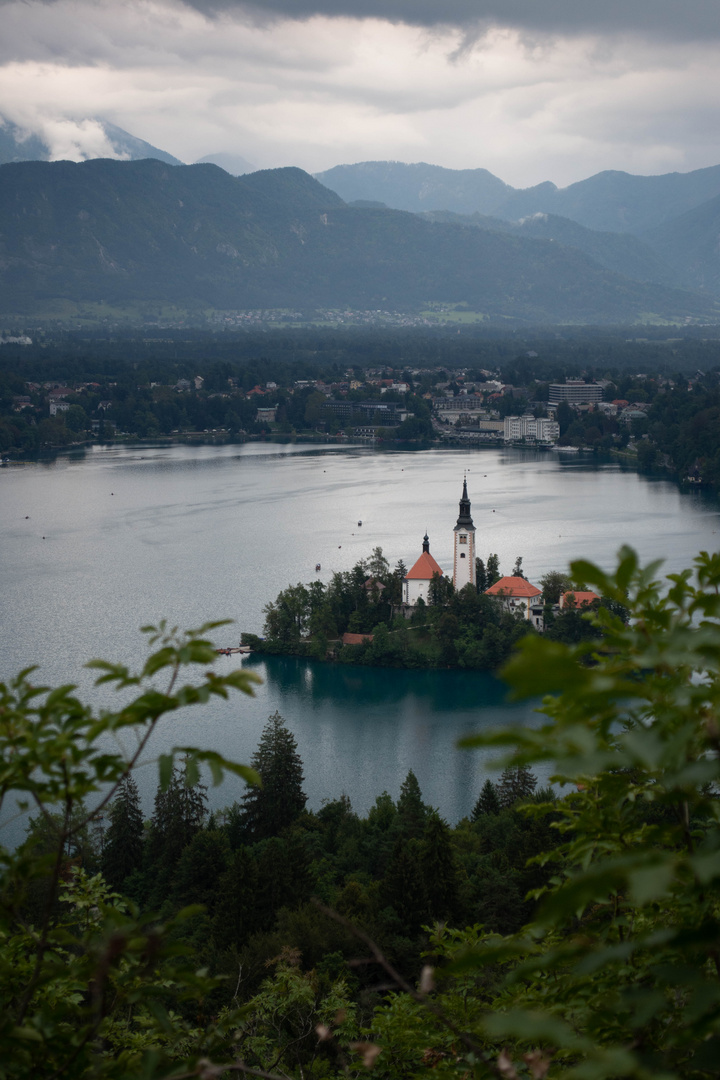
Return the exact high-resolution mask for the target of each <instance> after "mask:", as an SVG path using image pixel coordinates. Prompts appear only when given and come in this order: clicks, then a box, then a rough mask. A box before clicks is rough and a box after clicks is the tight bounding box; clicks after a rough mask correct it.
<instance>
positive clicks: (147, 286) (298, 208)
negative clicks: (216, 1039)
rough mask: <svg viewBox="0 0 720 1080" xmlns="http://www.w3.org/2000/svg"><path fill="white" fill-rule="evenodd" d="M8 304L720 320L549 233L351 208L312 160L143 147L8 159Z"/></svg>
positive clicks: (3, 250) (4, 211)
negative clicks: (182, 160) (309, 168)
mask: <svg viewBox="0 0 720 1080" xmlns="http://www.w3.org/2000/svg"><path fill="white" fill-rule="evenodd" d="M0 284H1V285H2V290H1V295H2V298H3V300H2V302H3V306H4V308H5V311H11V310H12V311H15V312H22V311H36V310H39V309H41V308H42V307H43V305H45V306H47V305H48V304H52V303H55V302H57V301H58V300H62V299H72V300H76V301H93V302H105V303H108V304H112V303H130V302H139V301H145V300H153V301H155V302H158V303H174V304H178V303H181V304H203V305H206V306H209V307H214V308H218V309H227V310H230V309H252V308H260V307H264V308H286V307H297V306H300V307H302V308H312V309H316V308H321V307H324V306H327V307H332V308H338V307H350V308H353V309H371V310H372V309H379V308H383V309H389V308H392V309H396V310H408V311H410V310H413V311H418V310H421V309H422V307H423V305H425V304H427V302H428V301H441V302H450V303H456V302H462V303H466V304H467V305H468V306H469V307H470V308H471V309H472V310H475V311H478V312H482V313H483V314H484V315H487V316H489V317H492V318H498V319H507V318H516V319H521V320H528V321H533V322H548V321H550V322H552V321H555V322H563V321H571V322H586V323H587V322H604V323H608V322H628V321H639V320H641V319H642V318H643V316H644V315H645V314H646V313H648V312H650V313H655V314H656V315H658V316H659V317H662V318H667V319H672V320H682V319H685V318H694V319H703V320H706V319H710V320H712V319H714V318H716V317H717V311H716V308H715V305H714V304H713V303H712V301H711V300H709V299H708V298H703V297H700V296H697V295H694V294H692V293H689V292H681V291H680V290H677V289H671V288H667V287H664V286H655V285H652V286H650V285H642V284H640V283H638V282H634V281H631V280H630V279H629V278H625V277H622V276H620V275H619V274H617V273H613V272H611V271H609V270H606V269H605V268H603V267H601V266H600V265H598V263H597V262H594V261H593V260H592V259H590V258H589V257H588V256H587V255H585V254H583V253H582V252H580V251H577V250H574V249H572V248H566V247H564V246H562V245H560V244H557V243H553V242H551V241H548V240H546V239H535V238H525V237H522V236H518V235H515V234H504V233H501V232H497V231H496V232H493V231H491V230H488V229H477V228H476V229H470V228H468V227H467V226H465V225H459V224H447V223H440V222H437V223H436V222H431V221H426V220H423V219H422V218H421V217H419V216H418V215H415V214H412V213H406V212H402V211H394V210H375V209H363V208H354V207H350V206H348V205H347V204H346V203H345V202H344V201H343V200H342V199H341V198H340V196H339V195H338V194H337V193H335V192H333V191H332V190H330V189H328V188H326V187H324V186H323V185H321V184H320V183H319V182H318V181H317V180H316V179H314V178H313V177H311V176H310V175H309V174H308V173H305V172H303V170H301V169H296V168H287V169H274V170H262V171H259V172H255V173H251V174H248V175H245V176H241V177H232V176H230V174H228V173H227V172H225V171H224V170H222V169H221V168H219V167H217V166H215V165H212V164H200V165H179V166H174V165H168V164H165V163H163V162H160V161H157V160H152V159H146V160H142V161H113V160H108V159H94V160H90V161H86V162H80V163H73V162H23V163H15V164H8V165H3V166H0Z"/></svg>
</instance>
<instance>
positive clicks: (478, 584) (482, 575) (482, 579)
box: [475, 556, 488, 593]
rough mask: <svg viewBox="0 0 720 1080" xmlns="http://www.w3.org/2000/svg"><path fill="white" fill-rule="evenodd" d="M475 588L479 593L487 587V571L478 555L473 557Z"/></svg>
mask: <svg viewBox="0 0 720 1080" xmlns="http://www.w3.org/2000/svg"><path fill="white" fill-rule="evenodd" d="M475 588H476V589H477V591H478V592H479V593H484V592H485V590H486V589H487V588H488V579H487V571H486V569H485V563H484V562H483V561H482V559H481V558H480V557H479V556H476V558H475Z"/></svg>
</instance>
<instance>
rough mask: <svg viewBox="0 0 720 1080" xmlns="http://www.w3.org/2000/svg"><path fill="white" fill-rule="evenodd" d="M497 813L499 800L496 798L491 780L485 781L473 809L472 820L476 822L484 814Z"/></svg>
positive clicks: (498, 811)
mask: <svg viewBox="0 0 720 1080" xmlns="http://www.w3.org/2000/svg"><path fill="white" fill-rule="evenodd" d="M499 813H500V799H499V798H498V790H497V788H496V787H495V784H493V782H492V780H486V781H485V783H484V784H483V788H482V791H481V792H480V794H479V795H478V798H477V802H476V803H475V806H474V807H473V812H472V820H473V821H477V820H478V818H481V817H483V816H484V815H485V814H499Z"/></svg>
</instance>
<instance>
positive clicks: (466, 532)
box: [453, 480, 476, 591]
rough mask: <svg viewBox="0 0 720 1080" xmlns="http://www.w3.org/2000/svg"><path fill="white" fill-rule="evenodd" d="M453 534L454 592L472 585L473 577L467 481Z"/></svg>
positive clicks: (464, 481) (471, 522)
mask: <svg viewBox="0 0 720 1080" xmlns="http://www.w3.org/2000/svg"><path fill="white" fill-rule="evenodd" d="M453 532H454V534H455V551H454V558H453V585H454V586H455V588H456V590H458V591H459V590H460V589H462V588H464V587H465V586H466V585H474V584H475V581H476V577H475V526H474V525H473V519H472V517H471V516H470V499H469V498H468V493H467V480H463V491H462V498H461V499H460V514H459V515H458V519H457V525H456V526H455V528H454V530H453Z"/></svg>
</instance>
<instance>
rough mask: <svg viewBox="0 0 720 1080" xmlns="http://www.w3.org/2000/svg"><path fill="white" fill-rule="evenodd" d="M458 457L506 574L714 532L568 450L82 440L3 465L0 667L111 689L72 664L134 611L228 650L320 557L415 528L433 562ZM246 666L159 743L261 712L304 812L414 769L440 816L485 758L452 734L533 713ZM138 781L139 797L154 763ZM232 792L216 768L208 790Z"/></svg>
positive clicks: (409, 688) (234, 786) (119, 647)
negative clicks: (51, 457)
mask: <svg viewBox="0 0 720 1080" xmlns="http://www.w3.org/2000/svg"><path fill="white" fill-rule="evenodd" d="M464 472H467V476H468V491H469V494H470V498H471V500H472V513H473V518H474V521H475V525H476V528H477V548H478V553H479V554H480V555H481V556H483V557H487V554H489V553H490V552H497V553H498V554H499V556H500V565H501V570H502V571H503V572H504V573H510V571H511V569H512V566H513V564H514V561H515V559H516V557H517V556H518V555H520V556H522V557H523V568H524V570H525V572H526V575H527V576H528V577H529V578H530V580H531V581H537V579H538V578H539V577H540V576H541V575H542V574H543V573H545V572H546V571H548V570H555V569H565V568H566V567H567V564H568V561H569V560H570V559H572V558H576V557H586V558H591V559H594V560H596V561H598V562H600V563H601V564H602V565H604V566H606V567H609V566H611V565H612V563H613V557H614V554H615V552H616V551H617V549H618V547H619V546H620V544H622V543H630V544H632V545H634V546H635V547H636V548H637V549H638V551H639V552H640V554H641V556H642V558H643V560H645V561H647V560H649V559H654V558H659V557H664V558H665V559H666V570H667V571H668V572H670V571H676V570H680V569H682V568H684V567H685V566H688V565H690V562H691V560H692V558H693V556H694V555H695V554H697V552H698V551H700V550H702V549H708V550H713V549H715V548H716V547H717V546H718V541H719V539H720V511H719V509H718V503H717V501H716V500H715V499H713V498H710V497H707V496H703V495H702V494H701V493H698V492H692V493H681V492H679V491H678V489H677V488H676V487H675V485H674V484H672V483H670V482H668V481H666V480H664V479H655V478H646V477H641V476H639V475H637V474H636V473H635V472H633V471H626V470H623V469H622V468H621V467H619V466H618V465H616V464H611V463H607V464H597V463H594V462H593V461H592V459H585V458H582V457H578V456H569V455H568V456H561V455H557V454H553V453H542V452H533V451H520V450H507V451H506V450H497V449H493V450H474V451H473V450H469V449H466V448H461V449H457V450H436V449H429V450H416V451H400V450H397V451H377V450H375V449H373V448H370V447H352V446H348V447H338V446H336V445H333V446H327V447H325V446H320V447H317V446H313V447H307V446H305V445H302V444H300V445H293V444H289V445H270V444H261V443H249V444H246V445H244V446H229V447H200V448H193V447H186V446H174V447H167V446H164V447H152V446H142V447H135V448H96V449H93V450H91V451H88V452H87V453H85V454H80V455H77V456H72V457H63V458H59V459H57V460H56V461H54V462H52V463H43V464H33V465H26V466H22V467H11V468H6V469H0V544H1V551H2V557H1V564H0V602H1V603H2V619H1V620H0V676H2V677H3V678H6V677H8V676H10V675H12V674H13V673H14V672H16V671H17V670H19V669H20V668H22V667H25V666H27V665H29V664H32V663H36V664H39V665H40V668H41V670H40V677H41V678H42V679H44V680H47V681H48V682H61V681H68V680H73V681H77V682H79V684H80V686H81V688H82V692H83V694H86V695H88V696H90V697H92V698H93V699H94V700H96V701H99V702H102V703H105V704H110V703H111V702H112V701H113V699H112V697H108V692H107V691H104V692H103V693H102V694H101V693H100V692H99V691H96V690H94V689H93V688H92V679H91V676H90V674H89V673H88V672H83V671H82V667H81V665H82V664H83V662H84V661H86V660H87V659H89V658H90V657H96V656H100V657H104V658H108V659H113V660H122V661H124V662H127V663H130V664H139V663H140V662H141V661H142V658H143V656H144V642H143V638H142V635H140V634H139V633H138V628H139V627H140V626H141V625H143V624H145V623H148V622H154V621H157V620H159V619H160V618H162V617H166V618H167V619H168V620H169V621H170V622H171V623H172V624H177V625H179V626H181V627H192V626H197V625H199V624H200V623H202V622H204V621H206V620H208V619H217V618H232V619H234V620H235V626H233V627H227V628H224V629H222V630H220V631H218V632H217V644H218V645H235V644H237V642H238V640H239V633H240V631H241V630H248V631H252V632H256V633H257V632H260V631H261V630H262V624H263V607H264V605H265V604H266V603H267V602H268V601H270V600H274V599H275V597H276V595H277V593H278V592H279V590H280V589H282V588H284V587H285V586H286V585H288V584H290V583H295V582H297V581H310V580H312V579H313V578H314V577H315V576H316V575H315V564H316V563H318V562H320V563H321V565H322V571H321V573H320V574H319V575H317V576H319V577H321V578H322V579H323V580H328V579H329V577H330V574H331V573H332V571H334V570H344V569H348V568H349V567H351V566H352V565H353V564H354V563H355V562H356V561H357V559H359V558H361V557H363V556H368V555H369V554H370V553H371V551H372V549H373V548H374V547H375V546H378V545H379V546H381V547H382V548H383V551H384V553H385V555H386V556H387V558H388V559H389V561H390V563H391V565H394V564H395V563H396V562H397V560H398V559H400V558H402V559H403V560H404V562H405V563H406V564H407V565H408V566H410V565H412V563H413V562H414V561H415V559H416V558H417V556H418V555H419V554H420V551H421V544H422V537H423V534H424V533H425V530H426V529H427V531H428V533H429V536H430V545H431V547H430V549H431V551H432V553H433V555H434V556H435V558H436V559H437V560H438V562H439V563H440V565H441V566H443V568H445V569H446V570H450V569H451V567H452V529H453V526H454V524H455V521H456V518H457V513H458V501H459V498H460V494H461V490H462V479H463V474H464ZM359 520H362V526H358V521H359ZM220 663H221V664H223V665H228V664H230V663H233V664H234V663H237V658H233V659H225V658H221V660H220ZM243 663H245V664H247V665H248V666H249V667H251V668H252V669H253V670H255V671H257V672H258V674H260V675H261V677H262V678H263V685H262V686H261V687H260V688H259V689H258V692H257V695H256V697H255V698H253V699H246V698H242V699H240V698H237V699H235V700H234V701H233V702H232V703H231V704H228V705H225V704H222V703H221V704H215V705H213V706H212V707H210V708H208V709H206V710H204V711H203V712H202V714H200V713H199V712H198V713H197V714H194V713H193V711H192V710H190V711H189V714H188V716H186V717H178V718H173V719H172V720H171V719H167V720H165V721H164V722H163V726H162V727H161V730H159V732H158V734H157V738H156V741H155V751H156V752H160V751H162V750H163V749H165V748H167V747H168V746H171V745H173V744H180V745H182V744H183V743H187V742H194V743H196V744H197V745H204V746H209V747H212V748H215V749H220V750H222V751H223V752H224V753H226V754H228V755H229V756H232V757H234V758H236V759H237V760H241V761H248V760H249V759H250V757H251V755H252V753H253V751H254V749H255V747H256V745H257V742H258V739H259V736H260V733H261V731H262V727H263V724H264V722H265V720H266V719H267V717H268V715H269V714H270V713H272V712H274V711H275V710H276V709H278V710H279V711H280V712H281V713H282V715H283V716H284V717H285V718H286V720H287V721H288V723H289V724H290V726H291V728H292V730H293V732H294V734H295V737H296V738H297V741H298V746H299V750H300V754H301V756H302V758H303V761H304V764H305V773H306V785H305V787H306V791H307V793H308V796H309V800H310V805H311V806H312V807H313V808H318V807H319V806H320V804H321V802H322V800H323V799H324V798H335V797H337V796H339V795H340V794H342V793H343V792H345V793H347V794H348V795H349V796H350V798H351V800H352V802H353V806H354V807H355V808H356V809H357V810H358V811H359V812H362V813H364V812H365V811H366V810H367V809H368V807H369V806H370V805H371V804H372V802H373V801H374V799H375V797H376V796H377V795H378V794H380V792H382V791H383V790H384V789H387V790H388V791H389V792H390V793H391V794H392V795H393V796H397V794H398V793H399V789H400V784H401V783H402V780H403V779H404V777H405V775H406V773H407V771H408V769H410V768H412V769H413V770H414V771H415V773H416V774H417V776H418V779H419V780H420V784H421V787H422V790H423V794H424V796H425V798H426V800H427V801H429V802H431V803H432V804H433V805H435V806H438V807H439V808H440V810H441V812H442V813H443V814H444V815H445V816H446V817H447V818H449V819H450V820H451V821H455V820H457V819H458V818H459V817H461V816H462V815H463V814H465V813H468V812H469V810H470V809H471V807H472V804H473V802H474V800H475V798H476V796H477V792H478V790H479V788H480V787H481V786H482V783H483V781H484V778H485V776H486V775H487V768H488V762H487V760H486V759H485V758H484V757H483V756H481V755H479V754H477V753H469V752H467V751H458V750H457V749H456V748H455V743H456V740H457V738H458V737H459V736H460V735H462V734H465V733H466V732H468V731H470V730H474V729H478V728H481V727H483V728H484V727H488V726H497V725H498V724H505V723H509V722H515V721H518V720H519V721H521V722H526V723H533V722H535V717H534V714H533V710H532V706H531V705H527V704H523V705H517V704H515V705H508V704H507V702H506V701H505V696H504V690H503V688H502V687H501V686H500V685H499V684H498V683H497V682H496V681H495V680H494V679H492V678H490V677H488V676H487V675H485V674H482V673H477V672H454V671H453V672H447V671H442V672H419V673H418V672H402V671H387V670H382V669H371V668H357V669H356V668H347V667H341V666H330V665H323V664H311V663H305V662H301V661H297V660H295V659H291V658H266V659H261V658H254V657H253V658H250V659H249V660H245V661H243ZM138 780H139V782H140V785H141V791H142V795H143V799H144V803H145V808H146V810H147V811H149V810H150V808H151V804H152V796H153V793H154V790H155V782H156V781H155V772H154V770H153V769H152V768H151V767H150V766H147V767H145V768H144V769H143V770H141V771H140V774H139V776H138ZM241 791H242V785H241V783H240V782H239V781H238V782H237V783H235V782H232V783H231V782H228V784H226V785H225V786H224V787H223V788H222V789H221V790H219V791H211V801H212V802H213V804H214V805H216V806H219V805H223V804H226V803H227V802H229V801H231V800H232V799H233V798H235V797H237V796H238V795H239V794H240V793H241Z"/></svg>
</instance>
